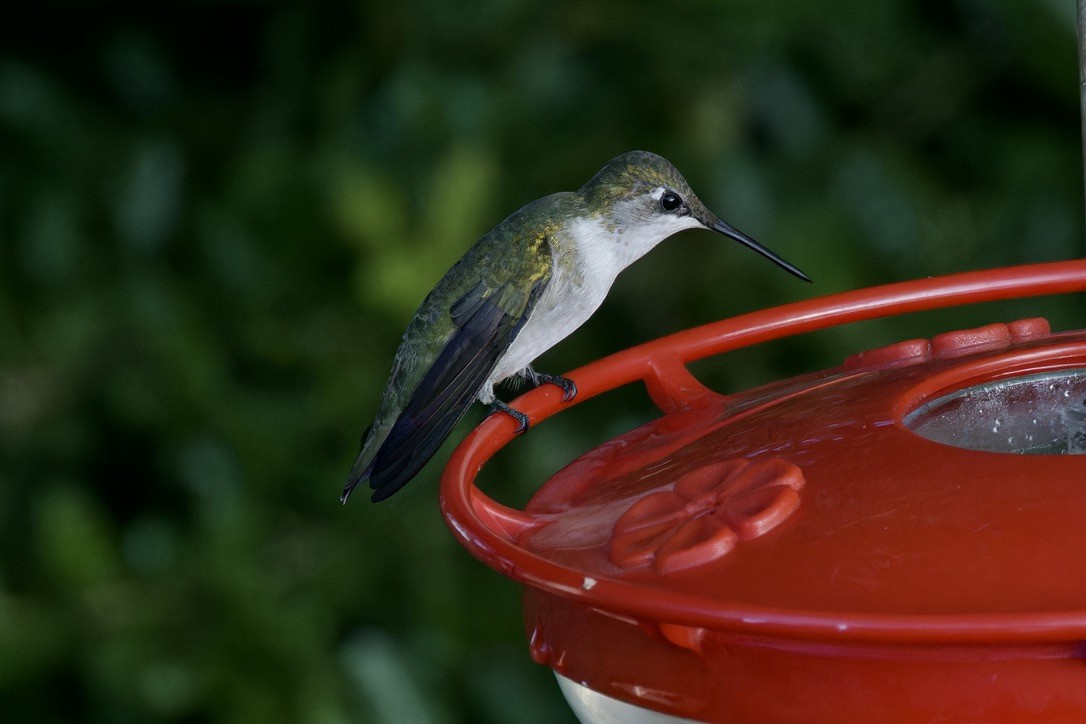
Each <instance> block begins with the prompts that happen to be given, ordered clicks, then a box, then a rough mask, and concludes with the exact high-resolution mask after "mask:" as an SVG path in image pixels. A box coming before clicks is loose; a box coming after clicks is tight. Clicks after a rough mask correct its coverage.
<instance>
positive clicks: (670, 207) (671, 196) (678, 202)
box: [660, 191, 683, 211]
mask: <svg viewBox="0 0 1086 724" xmlns="http://www.w3.org/2000/svg"><path fill="white" fill-rule="evenodd" d="M682 205H683V200H682V198H681V197H680V196H679V195H678V194H677V193H675V192H674V191H667V192H665V193H664V195H663V196H661V197H660V208H662V209H663V210H664V211H674V210H675V209H677V208H679V207H680V206H682Z"/></svg>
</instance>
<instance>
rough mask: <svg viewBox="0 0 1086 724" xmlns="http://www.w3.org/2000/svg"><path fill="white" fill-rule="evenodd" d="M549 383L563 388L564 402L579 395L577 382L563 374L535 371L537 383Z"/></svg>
mask: <svg viewBox="0 0 1086 724" xmlns="http://www.w3.org/2000/svg"><path fill="white" fill-rule="evenodd" d="M544 382H546V383H548V384H551V385H557V386H558V387H561V388H562V402H569V401H570V400H572V399H573V398H574V397H576V396H577V383H576V382H574V381H573V380H571V379H570V378H568V377H562V376H561V375H545V374H543V373H542V372H536V373H535V383H536V384H537V385H538V384H542V383H544Z"/></svg>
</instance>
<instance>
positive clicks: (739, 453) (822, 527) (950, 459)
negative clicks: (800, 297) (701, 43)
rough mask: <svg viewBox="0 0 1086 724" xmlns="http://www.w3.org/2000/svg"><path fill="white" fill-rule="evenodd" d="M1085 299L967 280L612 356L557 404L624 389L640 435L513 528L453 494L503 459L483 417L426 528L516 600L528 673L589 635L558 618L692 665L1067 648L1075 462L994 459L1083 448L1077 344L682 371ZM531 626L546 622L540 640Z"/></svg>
mask: <svg viewBox="0 0 1086 724" xmlns="http://www.w3.org/2000/svg"><path fill="white" fill-rule="evenodd" d="M1083 290H1086V262H1082V261H1074V262H1063V263H1056V264H1041V265H1033V266H1028V267H1019V268H1013V269H1001V270H993V271H988V272H974V273H969V274H962V275H955V276H952V277H945V278H941V279H926V280H920V281H916V282H909V283H903V284H896V285H890V286H886V287H880V288H875V289H868V290H861V291H858V292H850V293H846V294H840V295H835V296H831V297H826V298H823V299H817V300H811V301H805V302H801V303H797V304H791V305H787V306H784V307H779V308H776V309H772V310H766V311H763V312H756V313H753V314H749V315H745V316H743V317H738V318H735V319H731V320H726V321H724V322H719V323H716V324H712V325H707V326H705V327H701V328H698V329H695V330H690V331H688V332H683V333H680V334H677V335H673V336H671V337H667V338H664V339H662V340H657V341H656V342H653V343H650V344H647V345H643V346H641V347H637V348H634V349H631V350H627V351H626V352H623V353H620V354H617V355H614V356H613V357H610V358H607V359H604V360H601V361H599V362H596V363H593V364H591V365H588V366H586V367H584V368H581V369H580V370H577V371H575V372H574V373H572V377H573V379H574V380H575V381H576V382H577V385H578V389H579V390H580V393H579V395H578V396H577V398H576V400H575V401H574V403H573V404H580V403H582V402H585V401H586V400H588V399H590V398H591V397H592V396H594V395H596V394H599V393H600V392H602V391H605V390H606V389H610V388H613V387H616V386H618V385H621V384H625V383H628V382H631V381H638V380H640V381H643V382H644V384H645V385H646V387H647V388H648V391H649V393H650V395H651V396H652V399H653V400H654V401H655V402H656V403H657V405H658V406H659V407H660V409H661V411H662V413H663V414H662V416H661V417H660V418H658V419H657V420H654V421H652V422H650V423H647V424H645V425H643V426H641V427H639V428H637V429H635V430H632V431H630V432H629V433H626V434H624V435H622V436H620V437H618V438H616V439H614V440H612V441H610V442H608V443H605V444H603V445H601V446H599V447H597V448H596V449H594V450H592V451H590V452H588V453H586V454H585V455H583V456H582V457H581V458H579V459H578V460H576V461H574V462H573V463H572V464H570V465H569V466H567V467H566V468H565V469H563V470H562V471H560V472H559V473H558V474H557V475H555V476H554V477H553V478H552V479H551V480H550V481H548V482H547V483H546V484H545V485H544V486H543V487H542V488H541V489H540V490H539V492H538V493H537V494H536V496H535V497H534V498H533V499H532V501H531V502H530V503H529V505H528V506H527V509H526V510H525V511H516V510H511V509H509V508H506V507H504V506H501V505H499V504H497V503H495V502H494V501H493V500H491V499H490V498H488V497H487V496H485V495H483V494H482V493H481V492H480V491H479V490H478V489H477V488H475V487H474V486H473V485H472V480H473V478H474V475H475V473H476V472H477V471H478V469H479V467H480V466H481V465H482V464H483V463H484V462H485V460H486V459H487V458H488V457H490V456H491V455H493V453H494V452H495V451H496V450H497V449H499V448H500V447H501V446H503V445H504V444H506V443H507V442H509V441H510V439H512V437H513V429H514V424H513V422H512V421H511V420H506V419H505V418H504V417H502V416H496V417H491V418H489V419H488V420H486V421H485V422H484V423H483V424H482V425H481V426H480V427H479V428H477V429H476V430H475V431H474V432H473V433H472V434H471V435H470V436H469V437H468V438H467V439H466V440H465V441H464V443H463V444H462V445H461V446H460V447H459V448H458V449H457V451H456V453H455V454H454V457H453V459H452V460H451V461H450V463H449V466H448V468H447V469H446V473H445V476H444V477H443V481H442V490H441V493H442V494H441V502H442V507H443V510H444V513H445V516H446V518H447V520H448V522H449V524H450V527H451V529H452V530H453V532H454V533H455V534H456V536H457V537H458V538H459V539H460V541H461V542H462V543H463V544H464V545H465V546H466V547H467V548H468V549H469V550H470V551H471V552H472V553H473V554H474V555H476V556H477V557H478V558H480V559H481V560H483V561H484V562H485V563H487V564H488V565H490V566H492V567H493V568H495V569H496V570H498V571H500V572H502V573H503V574H505V575H507V576H510V577H512V578H514V579H517V580H519V581H522V582H523V583H525V584H526V585H527V586H529V587H530V591H531V590H535V591H538V592H539V593H540V596H542V598H540V597H539V596H534V597H533V596H530V597H529V604H530V605H529V609H530V610H531V611H532V616H534V617H536V619H537V620H536V621H534V622H529V626H530V628H531V627H534V630H533V646H534V653H535V655H536V657H537V658H538V659H540V660H543V661H545V662H546V663H548V664H550V665H552V666H554V668H556V669H558V670H560V671H565V670H566V669H567V668H568V667H566V665H565V664H564V663H563V661H562V660H559V659H560V658H561V657H558V658H556V657H555V656H553V655H552V654H551V653H548V652H553V651H555V650H558V649H561V650H572V648H573V647H575V646H576V643H575V642H569V641H566V642H562V643H561V645H560V646H559V645H558V642H556V641H555V640H553V637H554V636H558V635H560V634H559V633H558V632H559V631H560V630H563V628H564V629H565V630H567V631H574V630H576V631H579V632H580V633H578V634H577V635H578V636H582V635H583V636H585V637H586V638H589V637H590V633H588V629H584V630H582V629H583V627H582V629H578V628H577V627H576V626H573V625H572V624H569V621H570V620H573V618H576V617H577V616H587V615H589V614H588V613H578V612H572V613H571V612H570V611H565V612H564V613H558V611H559V609H562V606H563V605H564V604H562V605H560V604H559V603H558V602H560V601H565V602H568V604H569V605H571V606H575V607H581V609H583V611H584V612H591V611H596V612H601V611H602V612H606V614H607V616H611V617H614V618H615V619H616V620H620V619H621V620H626V619H629V620H631V621H637V622H639V625H642V626H643V625H646V624H648V625H653V626H655V627H657V628H656V630H657V631H658V634H659V635H660V636H662V637H663V638H664V639H667V640H668V641H670V642H671V643H672V644H675V645H677V646H680V647H686V648H687V649H691V650H698V651H700V650H701V649H700V644H699V641H700V640H701V638H702V637H704V636H705V635H706V632H714V631H715V632H729V633H730V634H737V633H738V634H742V635H743V636H754V637H770V638H773V639H775V640H780V639H781V638H782V637H783V638H787V639H790V640H801V641H820V642H823V643H826V642H831V643H832V642H837V643H840V644H842V645H846V644H850V643H857V642H865V643H867V644H872V643H879V644H895V645H896V644H902V643H908V642H912V643H928V644H948V643H957V644H965V643H969V644H976V643H984V644H1010V643H1020V644H1024V643H1028V644H1036V643H1038V642H1049V643H1053V642H1079V641H1082V640H1083V639H1086V456H1084V455H1066V454H1011V453H1010V452H1007V451H1010V450H1013V451H1018V452H1021V451H1026V450H1029V451H1032V452H1039V453H1053V452H1057V450H1056V448H1058V447H1059V445H1063V446H1064V448H1063V450H1062V451H1066V450H1067V448H1068V447H1074V446H1075V445H1080V444H1081V445H1086V422H1084V420H1086V332H1077V333H1065V334H1052V333H1051V332H1050V330H1049V327H1048V324H1047V322H1045V321H1044V320H1042V319H1028V320H1019V321H1017V322H1012V323H1009V324H993V325H988V326H986V327H981V328H978V329H972V330H961V331H956V332H949V333H944V334H939V335H937V336H935V337H933V338H932V339H930V340H909V341H906V342H901V343H898V344H894V345H890V346H887V347H882V348H879V349H876V350H869V351H867V352H862V353H859V354H856V355H853V356H852V357H849V358H848V359H847V360H846V361H845V362H844V364H843V365H842V366H840V367H838V368H835V369H831V370H827V371H823V372H818V373H814V374H809V375H805V376H802V377H799V378H794V379H791V380H786V381H782V382H777V383H773V384H770V385H767V386H764V387H761V388H758V389H755V390H751V391H748V392H744V393H739V394H734V395H726V396H725V395H720V394H717V393H715V392H713V391H711V390H708V389H707V388H705V387H704V386H702V385H701V384H700V383H699V382H698V381H697V380H696V379H695V378H694V377H693V376H692V375H690V373H689V372H688V371H687V369H686V366H685V365H686V363H688V362H690V361H692V360H694V359H698V358H701V357H705V356H708V355H712V354H718V353H721V352H725V351H728V350H731V349H736V348H739V347H742V346H747V345H750V344H755V343H758V342H761V341H766V340H769V339H775V338H780V337H784V336H789V335H792V334H797V333H801V332H807V331H811V330H815V329H821V328H825V327H829V326H833V325H836V324H841V323H846V322H852V321H858V320H861V319H870V318H874V317H881V316H888V315H891V314H900V313H904V312H910V311H917V310H921V309H933V308H939V307H945V306H951V305H957V304H965V303H974V302H981V301H989V300H995V299H1008V298H1016V297H1024V296H1036V295H1043V294H1055V293H1066V292H1074V291H1083ZM1027 383H1028V384H1027ZM1042 398H1044V399H1042ZM516 405H517V407H518V408H519V409H522V410H524V411H525V412H527V413H528V414H529V416H530V417H531V418H532V420H533V422H537V421H539V420H540V419H541V418H544V417H547V416H548V415H550V414H553V413H554V412H556V411H558V410H560V409H561V408H563V407H564V406H565V404H563V403H562V402H561V393H560V391H558V390H551V389H548V388H547V387H546V386H544V387H543V388H540V389H538V390H535V391H532V392H530V393H529V394H527V395H525V396H524V397H522V398H521V399H520V400H518V401H517V403H516ZM1038 405H1040V406H1042V407H1044V406H1045V405H1047V407H1046V408H1045V410H1046V411H1042V412H1038V411H1037V410H1038ZM1011 428H1013V431H1011V432H1008V430H1011ZM1053 430H1055V433H1053ZM1046 435H1047V437H1045V436H1046ZM1053 435H1054V436H1055V438H1058V439H1049V438H1053ZM1061 435H1062V436H1063V437H1060V436H1061ZM1076 435H1078V436H1079V437H1078V438H1076V437H1075V436H1076ZM1027 437H1028V438H1029V440H1028V441H1027ZM1042 437H1044V438H1045V439H1044V440H1042V439H1041V438H1042ZM1061 441H1062V442H1061ZM1034 444H1036V446H1038V447H1037V449H1036V450H1033V449H1032V448H1031V446H1032V445H1034ZM1001 446H1004V447H1001ZM1053 446H1055V447H1053ZM548 612H549V613H548ZM548 615H558V616H562V617H564V619H563V620H564V621H565V623H561V624H558V623H556V624H555V625H554V626H553V632H552V633H551V634H550V635H549V638H548V635H545V634H543V633H541V631H542V629H543V628H545V627H546V626H547V625H548V624H547V623H546V622H545V621H544V620H543V619H545V618H546V617H547V616H548ZM571 617H572V618H571ZM570 626H573V628H570ZM596 643H597V644H598V643H599V642H598V641H596ZM703 653H704V652H703ZM634 655H636V654H634ZM612 658H613V657H612ZM656 663H658V662H656ZM656 663H653V662H649V663H648V664H647V665H656ZM623 665H625V664H623ZM574 668H575V669H576V671H575V673H579V674H580V675H581V678H582V679H590V678H591V676H589V674H587V673H586V672H588V671H591V670H593V669H592V667H588V668H585V667H583V666H582V667H581V668H576V667H574ZM588 683H589V685H592V684H593V682H592V681H589V682H588Z"/></svg>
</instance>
